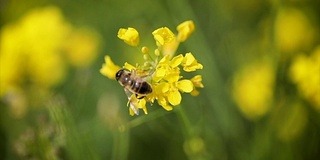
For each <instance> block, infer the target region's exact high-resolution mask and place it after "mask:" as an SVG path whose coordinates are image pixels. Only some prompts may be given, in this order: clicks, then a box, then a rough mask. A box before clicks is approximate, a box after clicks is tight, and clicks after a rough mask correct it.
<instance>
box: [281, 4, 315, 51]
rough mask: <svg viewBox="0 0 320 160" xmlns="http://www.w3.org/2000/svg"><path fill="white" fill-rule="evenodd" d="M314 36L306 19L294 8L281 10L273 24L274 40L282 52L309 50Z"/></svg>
mask: <svg viewBox="0 0 320 160" xmlns="http://www.w3.org/2000/svg"><path fill="white" fill-rule="evenodd" d="M314 35H316V33H315V31H314V28H313V26H312V25H311V23H310V21H309V19H308V17H307V16H306V15H305V14H304V13H303V12H302V11H300V10H298V9H294V8H287V9H283V10H281V11H280V12H279V15H277V19H276V22H275V39H276V41H277V43H278V45H279V48H280V49H281V51H283V52H287V53H290V52H292V51H295V50H300V49H306V48H309V46H310V44H313V43H311V42H312V41H313V39H314Z"/></svg>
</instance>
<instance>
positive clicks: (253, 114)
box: [233, 62, 275, 120]
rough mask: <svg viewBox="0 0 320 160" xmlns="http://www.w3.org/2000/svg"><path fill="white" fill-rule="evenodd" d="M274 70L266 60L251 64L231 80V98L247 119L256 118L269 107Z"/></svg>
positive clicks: (263, 113)
mask: <svg viewBox="0 0 320 160" xmlns="http://www.w3.org/2000/svg"><path fill="white" fill-rule="evenodd" d="M274 81H275V75H274V71H273V69H272V66H271V64H269V63H267V62H263V63H257V64H251V65H249V66H246V67H245V68H243V69H242V70H241V71H239V72H238V73H237V74H236V75H235V77H234V80H233V98H234V100H235V102H236V103H237V104H238V107H239V109H240V111H241V112H242V113H243V114H244V116H245V117H246V118H248V119H253V120H254V119H257V118H259V117H262V116H263V115H265V114H266V113H267V112H268V110H269V109H270V103H271V101H272V98H273V84H274Z"/></svg>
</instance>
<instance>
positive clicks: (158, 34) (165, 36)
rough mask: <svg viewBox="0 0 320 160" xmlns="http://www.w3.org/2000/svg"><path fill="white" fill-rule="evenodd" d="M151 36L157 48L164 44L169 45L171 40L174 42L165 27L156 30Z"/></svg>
mask: <svg viewBox="0 0 320 160" xmlns="http://www.w3.org/2000/svg"><path fill="white" fill-rule="evenodd" d="M152 34H153V37H154V39H155V40H156V42H157V45H158V46H163V45H164V44H166V43H171V42H172V41H173V40H175V36H174V34H173V33H172V31H171V30H170V29H169V28H167V27H162V28H159V29H156V30H155V31H153V32H152Z"/></svg>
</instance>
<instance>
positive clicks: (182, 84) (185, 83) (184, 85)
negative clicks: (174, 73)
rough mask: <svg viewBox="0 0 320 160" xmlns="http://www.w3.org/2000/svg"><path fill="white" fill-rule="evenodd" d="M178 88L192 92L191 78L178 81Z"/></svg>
mask: <svg viewBox="0 0 320 160" xmlns="http://www.w3.org/2000/svg"><path fill="white" fill-rule="evenodd" d="M177 88H179V90H180V91H183V92H187V93H190V92H191V91H192V90H193V84H192V82H191V81H190V80H187V79H185V80H181V81H178V82H177Z"/></svg>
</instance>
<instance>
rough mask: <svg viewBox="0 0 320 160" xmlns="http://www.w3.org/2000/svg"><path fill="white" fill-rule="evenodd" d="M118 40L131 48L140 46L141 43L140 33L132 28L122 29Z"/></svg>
mask: <svg viewBox="0 0 320 160" xmlns="http://www.w3.org/2000/svg"><path fill="white" fill-rule="evenodd" d="M118 38H120V39H121V40H123V41H124V42H125V43H127V44H128V45H130V46H138V45H139V42H140V38H139V33H138V31H137V30H136V29H134V28H130V27H129V28H128V29H124V28H120V29H119V31H118Z"/></svg>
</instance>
